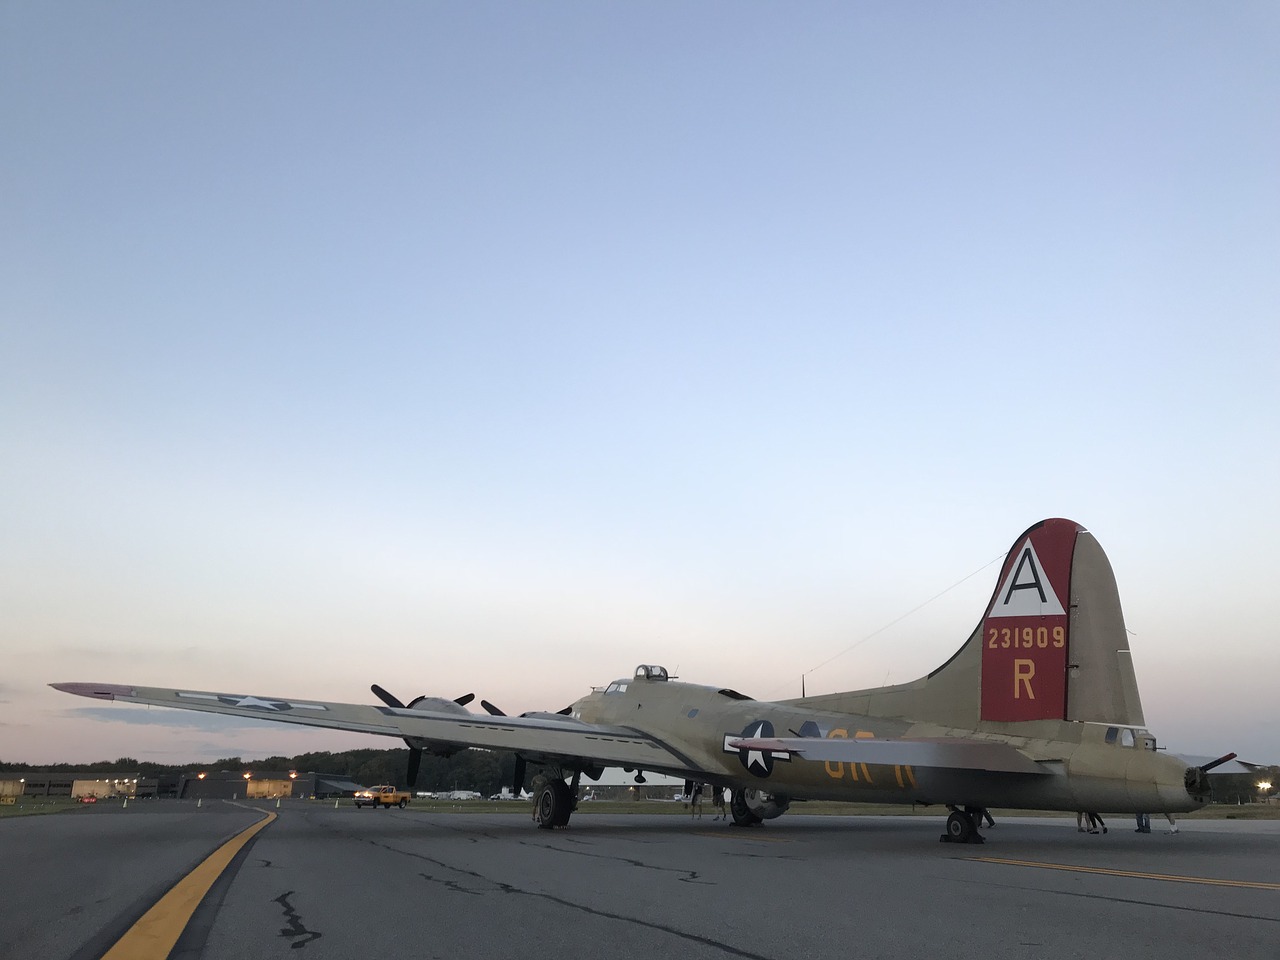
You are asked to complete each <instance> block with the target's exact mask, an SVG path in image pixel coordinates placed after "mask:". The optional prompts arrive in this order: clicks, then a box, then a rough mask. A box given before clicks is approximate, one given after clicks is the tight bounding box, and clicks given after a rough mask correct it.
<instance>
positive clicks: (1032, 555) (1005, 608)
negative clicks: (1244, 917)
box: [987, 537, 1066, 617]
mask: <svg viewBox="0 0 1280 960" xmlns="http://www.w3.org/2000/svg"><path fill="white" fill-rule="evenodd" d="M1065 613H1066V610H1064V609H1063V607H1062V601H1061V600H1059V599H1058V595H1057V593H1055V592H1054V589H1053V584H1052V583H1050V582H1049V575H1048V574H1047V573H1045V570H1044V564H1042V563H1041V562H1040V557H1039V555H1038V554H1037V553H1036V548H1035V544H1033V543H1032V542H1031V538H1030V537H1028V538H1027V540H1026V541H1025V542H1024V543H1023V544H1022V549H1021V550H1020V551H1019V553H1018V559H1017V560H1015V561H1014V562H1013V565H1012V566H1011V567H1010V568H1009V575H1008V576H1007V577H1005V578H1004V582H1003V583H1001V584H1000V589H999V590H997V591H996V597H995V600H994V601H993V602H992V604H991V609H990V610H989V611H988V612H987V616H988V617H1052V616H1061V615H1063V614H1065Z"/></svg>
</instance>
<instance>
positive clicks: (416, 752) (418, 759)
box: [405, 740, 422, 787]
mask: <svg viewBox="0 0 1280 960" xmlns="http://www.w3.org/2000/svg"><path fill="white" fill-rule="evenodd" d="M405 742H406V743H408V741H407V740H406V741H405ZM420 766H422V750H421V749H420V748H418V747H415V746H413V745H412V744H410V745H409V771H408V775H407V777H406V779H407V780H408V781H409V786H410V787H415V786H417V785H418V768H419V767H420Z"/></svg>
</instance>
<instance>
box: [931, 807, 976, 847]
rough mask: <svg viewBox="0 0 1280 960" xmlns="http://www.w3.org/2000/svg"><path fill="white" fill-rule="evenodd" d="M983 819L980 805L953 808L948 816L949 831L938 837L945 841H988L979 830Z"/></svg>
mask: <svg viewBox="0 0 1280 960" xmlns="http://www.w3.org/2000/svg"><path fill="white" fill-rule="evenodd" d="M981 820H982V809H981V808H980V807H965V808H964V809H963V810H957V809H956V808H955V807H952V808H951V815H950V816H948V817H947V832H946V833H944V834H943V835H942V836H941V837H939V838H938V839H939V840H941V841H942V842H943V843H986V842H987V841H986V840H984V839H983V837H982V834H980V833H979V832H978V824H979V823H980V822H981Z"/></svg>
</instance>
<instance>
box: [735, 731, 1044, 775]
mask: <svg viewBox="0 0 1280 960" xmlns="http://www.w3.org/2000/svg"><path fill="white" fill-rule="evenodd" d="M728 745H729V746H730V747H733V748H735V749H739V750H743V749H745V750H771V751H774V752H786V753H789V754H791V755H792V756H793V757H795V756H798V757H800V759H802V760H838V761H839V760H843V761H848V762H850V763H880V764H890V765H894V766H899V765H900V766H913V767H939V768H946V769H950V770H987V771H991V772H994V773H1027V774H1040V775H1043V774H1048V773H1050V772H1051V771H1050V770H1048V769H1047V768H1045V767H1043V766H1041V765H1040V764H1038V763H1036V762H1035V761H1034V760H1032V759H1031V758H1030V757H1028V756H1027V755H1026V754H1024V753H1022V752H1021V751H1020V750H1018V749H1017V747H1014V746H1012V745H1011V744H1007V743H999V742H995V741H991V740H961V739H953V738H947V737H944V738H939V739H930V740H924V739H919V740H908V739H902V740H890V739H879V738H864V739H852V740H846V739H843V738H840V737H768V738H743V739H740V740H730V741H729V743H728Z"/></svg>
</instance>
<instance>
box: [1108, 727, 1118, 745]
mask: <svg viewBox="0 0 1280 960" xmlns="http://www.w3.org/2000/svg"><path fill="white" fill-rule="evenodd" d="M1119 735H1120V731H1119V730H1118V729H1117V728H1116V727H1107V743H1115V742H1116V737H1117V736H1119Z"/></svg>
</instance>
